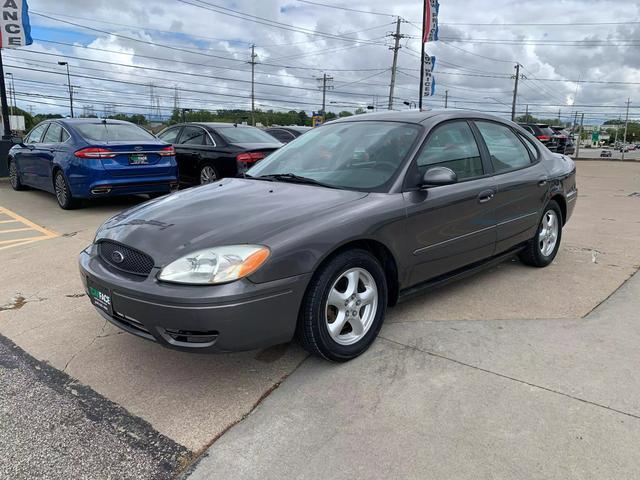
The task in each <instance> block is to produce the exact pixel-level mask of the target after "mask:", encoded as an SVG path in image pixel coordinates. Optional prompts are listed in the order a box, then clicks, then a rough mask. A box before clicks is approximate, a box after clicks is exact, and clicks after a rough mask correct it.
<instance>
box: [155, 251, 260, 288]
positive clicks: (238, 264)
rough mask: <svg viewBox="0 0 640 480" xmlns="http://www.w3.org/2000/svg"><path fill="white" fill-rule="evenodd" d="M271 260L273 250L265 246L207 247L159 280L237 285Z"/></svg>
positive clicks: (172, 266) (164, 272) (181, 260)
mask: <svg viewBox="0 0 640 480" xmlns="http://www.w3.org/2000/svg"><path fill="white" fill-rule="evenodd" d="M268 257H269V249H268V248H267V247H264V246H262V245H233V246H228V247H214V248H207V249H205V250H198V251H197V252H193V253H190V254H189V255H185V256H184V257H182V258H179V259H178V260H176V261H174V262H171V263H170V264H169V265H167V266H166V267H164V268H163V269H162V271H161V272H160V274H159V275H158V279H159V280H163V281H165V282H174V283H188V284H192V285H210V284H215V283H226V282H233V281H234V280H238V279H240V278H243V277H246V276H247V275H251V274H252V273H253V272H255V271H256V270H257V269H258V268H260V266H261V265H262V264H263V263H264V262H265V261H266V260H267V258H268Z"/></svg>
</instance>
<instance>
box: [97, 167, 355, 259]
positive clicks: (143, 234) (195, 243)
mask: <svg viewBox="0 0 640 480" xmlns="http://www.w3.org/2000/svg"><path fill="white" fill-rule="evenodd" d="M366 195H367V193H365V192H358V191H350V190H339V189H330V188H324V187H319V186H313V185H302V184H293V183H283V182H269V181H262V180H248V179H239V178H233V179H231V178H230V179H224V180H222V181H220V182H216V183H213V184H210V185H206V186H201V187H194V188H190V189H187V190H184V191H181V192H177V193H174V194H173V195H169V196H166V197H162V198H159V199H157V200H154V201H150V202H147V203H144V204H141V205H139V206H137V207H134V208H132V209H129V210H126V211H124V212H122V213H120V214H118V215H116V216H114V217H112V218H110V219H109V220H107V221H106V222H105V223H104V224H103V225H102V226H101V227H100V229H99V230H98V233H97V236H96V239H111V240H114V241H117V242H120V243H123V244H125V245H128V246H131V247H134V248H137V249H138V250H141V251H143V252H145V253H147V254H149V255H151V257H152V258H153V259H154V261H155V264H156V266H164V265H166V264H167V263H169V262H171V261H173V260H175V259H176V258H179V257H181V256H183V255H186V254H188V253H190V252H193V251H195V250H199V249H203V248H209V247H214V246H220V245H234V244H243V243H250V244H262V245H267V246H268V245H269V238H270V237H272V236H274V235H276V234H279V233H282V232H283V231H285V230H286V229H291V233H292V235H295V229H296V227H297V226H298V225H299V224H301V223H303V222H308V221H314V220H313V219H314V218H317V216H318V214H320V213H321V212H326V211H328V210H332V209H334V208H336V207H338V206H340V205H344V204H345V203H348V202H353V201H355V200H358V199H360V198H363V197H365V196H366Z"/></svg>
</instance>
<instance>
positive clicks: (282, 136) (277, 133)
mask: <svg viewBox="0 0 640 480" xmlns="http://www.w3.org/2000/svg"><path fill="white" fill-rule="evenodd" d="M267 133H268V134H269V135H271V136H272V137H275V138H276V139H277V140H278V141H280V142H282V143H287V142H290V141H291V140H293V135H291V133H289V132H287V131H286V130H281V129H279V128H278V129H274V130H268V131H267Z"/></svg>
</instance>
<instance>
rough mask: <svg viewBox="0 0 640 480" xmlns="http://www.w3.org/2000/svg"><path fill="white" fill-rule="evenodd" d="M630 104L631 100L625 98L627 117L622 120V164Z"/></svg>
mask: <svg viewBox="0 0 640 480" xmlns="http://www.w3.org/2000/svg"><path fill="white" fill-rule="evenodd" d="M630 103H631V99H630V98H627V116H626V117H625V119H624V138H623V139H622V158H621V160H622V161H623V162H624V149H625V148H626V146H627V128H628V127H629V104H630Z"/></svg>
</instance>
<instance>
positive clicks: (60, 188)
mask: <svg viewBox="0 0 640 480" xmlns="http://www.w3.org/2000/svg"><path fill="white" fill-rule="evenodd" d="M53 190H54V193H55V195H56V200H58V205H60V208H62V209H63V210H73V209H74V208H78V207H79V206H80V202H79V200H78V199H77V198H73V195H71V189H70V188H69V184H68V183H67V179H66V178H64V174H63V173H62V170H56V172H55V173H54V175H53Z"/></svg>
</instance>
